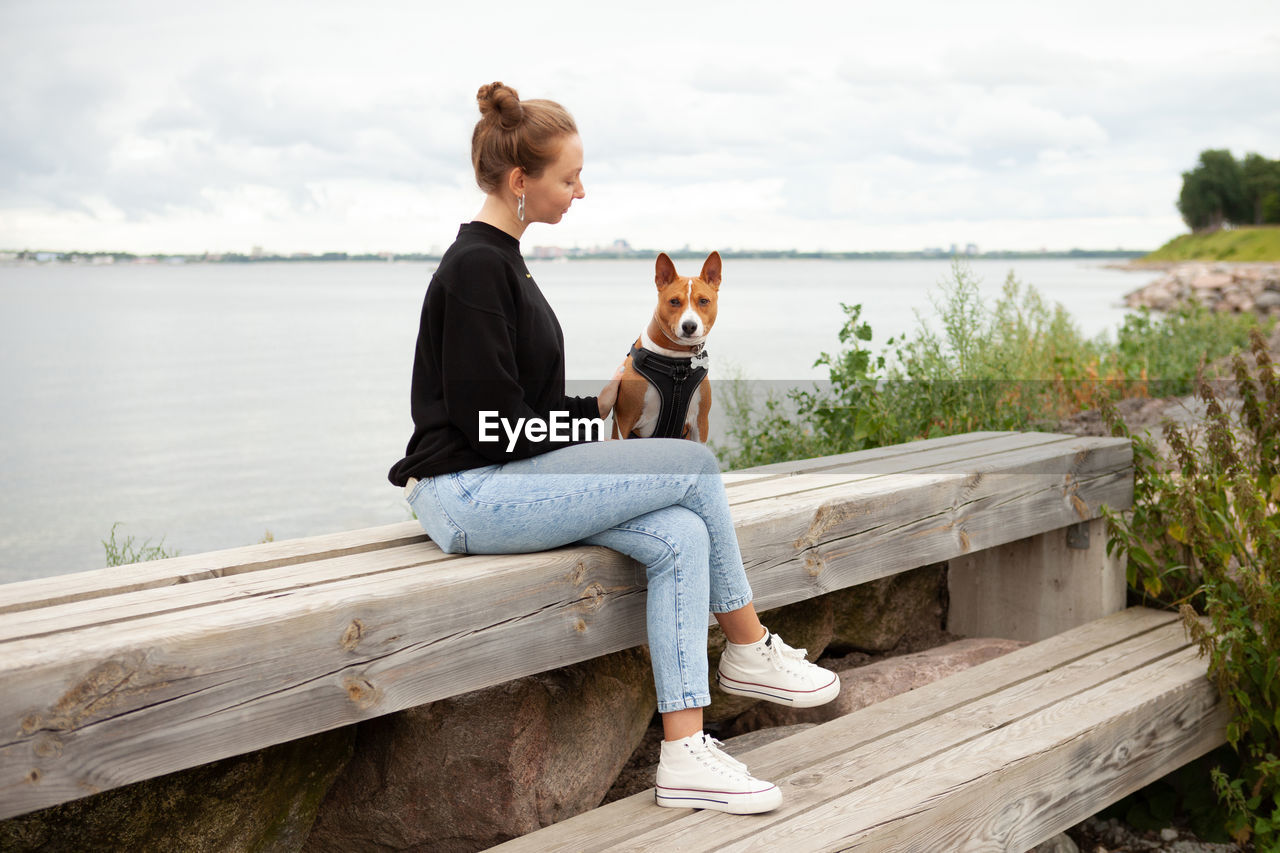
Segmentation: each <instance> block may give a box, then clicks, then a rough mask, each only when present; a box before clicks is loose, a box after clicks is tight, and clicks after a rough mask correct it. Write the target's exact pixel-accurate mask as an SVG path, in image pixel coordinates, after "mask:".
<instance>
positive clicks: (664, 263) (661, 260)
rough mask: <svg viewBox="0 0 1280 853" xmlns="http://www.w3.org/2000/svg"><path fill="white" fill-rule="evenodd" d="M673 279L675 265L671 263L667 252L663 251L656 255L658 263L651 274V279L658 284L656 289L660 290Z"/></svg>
mask: <svg viewBox="0 0 1280 853" xmlns="http://www.w3.org/2000/svg"><path fill="white" fill-rule="evenodd" d="M675 280H676V265H675V264H673V263H671V259H670V258H668V257H667V253H666V252H663V253H661V254H660V255H658V263H657V266H656V270H655V272H654V274H653V281H654V283H655V284H657V285H658V289H659V290H661V289H662V288H664V287H666V286H667V285H668V284H670V283H671V282H673V281H675Z"/></svg>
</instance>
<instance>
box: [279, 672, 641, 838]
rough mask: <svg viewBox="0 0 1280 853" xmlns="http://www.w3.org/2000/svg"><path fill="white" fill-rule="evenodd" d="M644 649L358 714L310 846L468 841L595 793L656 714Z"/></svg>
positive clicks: (548, 817) (528, 822)
mask: <svg viewBox="0 0 1280 853" xmlns="http://www.w3.org/2000/svg"><path fill="white" fill-rule="evenodd" d="M655 704H656V699H655V693H654V687H653V675H652V672H651V670H650V668H649V660H648V655H647V653H646V652H645V651H644V650H643V649H630V650H627V651H623V652H616V653H614V654H611V655H606V656H604V657H601V658H596V659H593V660H589V661H585V662H583V663H580V664H575V665H573V666H568V667H563V668H561V669H556V670H552V671H550V672H545V673H540V674H538V675H533V676H529V677H527V678H521V679H517V680H515V681H510V682H507V683H505V684H500V685H497V686H495V687H490V688H485V689H483V690H476V691H473V692H471V693H465V694H462V695H461V696H455V697H452V698H450V699H444V700H441V701H439V702H433V703H431V704H429V705H423V706H421V707H418V708H411V709H409V710H407V711H401V712H399V713H396V714H389V715H387V716H385V717H380V718H378V719H375V720H369V721H366V722H364V723H361V724H359V726H358V733H357V738H356V750H355V755H354V756H353V757H352V759H351V762H350V763H349V764H348V766H347V768H346V770H345V771H344V772H343V774H342V775H341V776H340V777H339V778H338V780H337V782H336V783H335V784H334V786H333V788H332V789H331V790H330V792H329V795H328V796H327V797H326V798H325V800H324V803H323V804H322V806H321V808H320V814H319V817H318V818H317V820H316V825H315V829H314V830H313V832H312V834H311V837H310V838H309V839H308V840H307V844H306V847H305V848H304V849H305V850H308V851H343V853H347V851H351V850H353V849H354V850H370V849H372V850H377V849H391V850H406V849H415V850H416V849H422V850H426V849H431V850H438V851H463V850H465V851H471V850H480V849H483V848H485V847H490V846H492V845H494V844H498V843H499V842H502V841H506V840H508V839H511V838H515V837H517V836H519V835H523V834H524V833H527V832H531V831H533V830H535V829H538V828H539V827H542V826H546V825H548V824H551V823H554V822H555V821H558V820H562V819H564V818H567V817H571V816H572V815H575V814H578V813H580V812H583V811H586V810H588V809H591V808H594V807H595V806H596V805H598V804H599V803H600V800H601V799H602V798H603V797H604V794H605V792H606V791H608V790H609V786H610V785H611V784H612V783H613V780H614V777H616V776H617V775H618V771H619V770H620V769H621V768H622V766H623V764H624V763H625V762H626V760H627V758H628V757H629V756H630V755H631V753H632V751H633V750H634V749H635V747H636V744H637V743H639V741H640V739H641V737H642V736H643V735H644V733H645V730H646V729H647V728H648V725H649V722H650V720H651V719H652V717H653V713H654V709H655Z"/></svg>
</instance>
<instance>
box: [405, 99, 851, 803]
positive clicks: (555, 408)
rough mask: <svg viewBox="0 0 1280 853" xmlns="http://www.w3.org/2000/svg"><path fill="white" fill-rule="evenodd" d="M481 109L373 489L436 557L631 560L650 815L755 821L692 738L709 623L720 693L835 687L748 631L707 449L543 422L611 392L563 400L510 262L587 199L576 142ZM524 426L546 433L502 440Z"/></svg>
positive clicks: (558, 361) (557, 362) (761, 634)
mask: <svg viewBox="0 0 1280 853" xmlns="http://www.w3.org/2000/svg"><path fill="white" fill-rule="evenodd" d="M477 100H478V101H479V104H480V114H481V118H480V121H479V123H477V124H476V127H475V131H474V133H473V135H472V149H471V156H472V164H473V166H474V167H475V173H476V181H477V183H478V184H479V185H480V188H481V189H482V190H483V191H484V192H485V201H484V205H483V206H482V207H481V208H480V213H479V214H478V215H477V216H476V218H475V220H474V221H473V222H470V223H467V224H465V225H463V226H461V228H460V229H459V231H458V238H457V240H456V241H455V242H454V243H453V245H452V246H450V247H449V249H448V251H446V252H445V254H444V256H443V257H442V258H441V261H440V265H439V266H438V267H437V269H436V272H435V274H434V276H433V277H432V279H431V283H430V285H429V286H428V287H427V293H426V298H425V300H424V303H423V310H422V317H421V324H420V328H419V333H418V343H417V349H416V354H415V358H414V368H413V382H412V389H411V408H412V413H413V422H414V432H413V437H412V438H411V439H410V440H409V445H408V449H407V451H406V454H405V457H404V458H403V459H402V460H400V462H398V463H396V465H395V466H393V467H392V469H391V472H390V474H389V478H390V480H391V482H392V483H394V484H396V485H397V486H404V487H405V490H406V496H407V498H408V500H409V503H410V505H411V506H412V507H413V509H414V511H415V512H416V513H417V515H418V518H419V520H420V521H421V523H422V526H423V528H424V529H425V530H426V531H427V533H428V534H430V536H431V538H432V539H433V540H434V541H435V542H436V543H437V544H438V545H439V546H440V548H441V549H442V550H444V551H445V552H446V553H451V554H452V553H477V554H498V553H522V552H529V551H541V550H545V549H548V548H554V547H557V546H561V545H566V544H569V543H574V542H581V543H585V544H592V545H603V546H606V547H609V548H613V549H615V550H617V551H620V552H622V553H624V554H627V555H629V556H631V557H634V558H635V559H636V560H638V561H640V562H641V563H643V564H644V566H645V567H646V574H647V577H648V603H647V629H648V639H649V648H650V652H651V658H652V660H653V671H654V681H655V683H656V685H657V691H658V711H659V712H660V713H661V715H662V726H663V735H664V741H663V744H662V753H661V759H660V763H659V765H658V775H657V783H658V793H657V799H658V804H659V805H664V806H673V807H688V808H711V809H718V810H720V811H726V812H732V813H736V814H746V813H752V812H761V811H768V810H770V809H772V808H775V807H776V806H777V805H778V804H779V803H780V802H781V799H782V795H781V792H780V791H779V790H778V789H777V788H776V787H775V786H774V785H772V784H770V783H768V782H761V781H760V780H757V779H755V778H753V777H752V776H751V775H750V774H749V773H748V772H747V769H746V768H745V766H743V765H742V764H740V763H739V762H737V761H735V760H734V759H732V758H729V757H728V756H727V755H725V754H724V753H723V752H721V751H720V750H719V749H718V748H717V747H718V743H717V742H716V741H714V740H713V739H712V738H710V737H708V736H707V735H705V734H704V733H703V731H702V708H703V707H704V706H706V705H708V704H709V703H710V701H711V696H710V692H709V688H708V673H707V668H708V667H707V656H706V639H707V636H706V635H707V631H706V625H707V618H706V614H707V611H708V610H710V611H712V612H713V613H714V614H715V617H716V620H717V622H718V623H719V624H720V627H721V629H722V630H723V631H724V634H725V637H726V638H727V639H728V641H729V645H728V647H727V649H726V651H725V653H724V655H723V656H722V660H721V664H720V671H719V677H720V681H721V686H722V688H724V689H725V690H727V691H728V692H732V693H739V694H741V695H747V696H756V697H757V698H763V699H769V700H771V701H775V702H781V703H783V704H787V705H791V706H793V707H809V706H812V705H818V704H822V703H824V702H827V701H830V700H831V699H833V698H834V697H835V695H836V694H837V692H838V691H839V682H838V680H837V678H836V676H835V675H834V674H833V673H830V672H828V671H827V670H824V669H821V668H819V667H817V666H815V665H813V664H811V663H809V662H808V661H806V660H805V659H804V655H803V653H802V652H800V651H797V650H795V649H791V648H790V647H788V646H787V645H786V644H785V643H783V642H782V640H781V639H780V638H778V637H777V636H775V635H772V634H770V633H769V632H768V631H766V630H765V628H764V626H763V625H761V623H760V620H759V619H758V618H757V616H756V612H755V608H754V607H753V606H752V604H751V588H750V586H749V585H748V582H747V577H746V573H745V571H744V570H743V566H742V557H741V555H740V553H739V551H738V543H737V539H736V537H735V534H734V529H733V524H732V521H731V519H730V516H729V505H728V501H727V499H726V497H725V491H724V484H723V481H722V480H721V477H720V471H719V467H718V466H717V464H716V460H715V457H714V456H713V455H712V454H711V452H710V451H708V450H707V449H706V448H705V447H704V446H702V445H701V444H698V443H696V442H692V441H684V440H680V439H643V440H631V441H602V440H595V441H592V440H588V439H587V438H586V436H585V435H584V434H583V432H582V431H578V433H577V434H576V435H575V434H570V433H568V431H567V430H560V431H559V432H558V433H557V431H556V430H554V429H549V428H547V427H548V425H549V424H554V423H560V424H564V423H565V422H566V421H573V422H583V421H589V420H591V419H596V418H600V419H603V418H605V417H607V416H608V415H609V413H610V411H611V409H612V408H613V403H614V400H615V398H616V396H617V391H618V375H617V374H615V376H614V378H613V379H612V380H610V382H609V383H608V384H606V385H605V386H604V388H603V389H601V391H600V394H599V396H598V397H569V396H566V395H565V393H564V339H563V335H562V333H561V329H560V324H559V322H558V321H557V320H556V317H555V314H554V312H553V311H552V310H551V306H550V305H548V304H547V302H546V300H545V299H544V298H543V296H542V293H541V292H540V291H539V290H538V286H537V284H536V283H535V282H534V280H533V276H532V275H530V274H529V271H528V269H527V268H526V267H525V264H524V259H523V258H522V257H521V255H520V237H521V235H523V233H524V230H525V228H526V227H528V226H529V225H530V224H532V223H534V222H544V223H548V224H554V223H557V222H559V221H560V219H561V218H562V217H563V216H564V215H565V213H567V212H568V210H569V207H570V206H571V205H572V203H573V201H574V200H575V199H580V198H583V196H584V193H583V188H582V178H581V174H582V164H583V149H582V140H581V139H580V137H579V136H578V131H577V127H576V126H575V124H574V122H573V119H572V117H570V115H569V114H568V112H566V111H565V110H564V108H563V107H561V106H560V105H559V104H556V103H554V102H552V101H543V100H531V101H521V100H520V99H519V97H518V95H517V94H516V92H515V90H514V89H511V88H510V87H508V86H504V85H503V84H501V83H493V84H492V85H488V86H482V87H481V88H480V91H479V93H478V94H477ZM619 370H620V369H619ZM530 423H541V424H542V425H543V426H542V427H541V428H539V429H528V428H524V429H519V428H517V429H512V428H511V425H513V424H515V425H520V424H523V425H528V424H530ZM497 424H504V425H505V426H503V428H502V429H497V428H496V425H497ZM602 435H603V431H601V432H600V436H601V437H602Z"/></svg>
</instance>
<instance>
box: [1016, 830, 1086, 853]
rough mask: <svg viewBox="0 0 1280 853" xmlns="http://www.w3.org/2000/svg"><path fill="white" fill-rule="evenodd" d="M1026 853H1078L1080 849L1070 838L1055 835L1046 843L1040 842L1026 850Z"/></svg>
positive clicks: (1064, 835)
mask: <svg viewBox="0 0 1280 853" xmlns="http://www.w3.org/2000/svg"><path fill="white" fill-rule="evenodd" d="M1027 853H1080V848H1079V847H1077V846H1076V843H1075V842H1074V841H1072V840H1071V838H1070V836H1068V835H1066V834H1065V833H1064V834H1061V835H1055V836H1054V837H1053V838H1050V839H1049V840H1048V841H1041V842H1040V843H1039V844H1037V845H1036V846H1035V847H1032V848H1031V849H1030V850H1028V851H1027Z"/></svg>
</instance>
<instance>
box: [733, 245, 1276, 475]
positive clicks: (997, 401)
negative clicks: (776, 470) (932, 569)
mask: <svg viewBox="0 0 1280 853" xmlns="http://www.w3.org/2000/svg"><path fill="white" fill-rule="evenodd" d="M933 299H934V305H935V308H936V309H937V312H938V317H939V320H940V324H941V329H940V330H938V331H935V330H934V329H932V328H931V327H930V326H929V325H928V324H927V323H926V322H925V321H924V320H923V319H922V320H920V322H919V325H918V328H917V329H916V331H915V332H914V334H911V335H903V336H899V337H898V338H896V339H895V338H890V339H889V340H888V341H887V342H886V345H885V347H884V349H883V350H882V351H881V352H880V353H878V354H873V353H872V352H871V351H870V350H869V349H867V346H868V344H869V342H870V341H871V339H872V332H871V325H870V324H869V323H868V322H867V321H866V320H864V319H863V316H862V306H861V305H852V306H851V305H845V304H841V306H840V307H841V310H843V311H844V313H845V322H844V325H843V326H842V328H841V329H840V333H839V342H840V344H841V346H842V348H841V349H840V350H839V351H837V352H836V353H834V354H832V353H826V352H824V353H822V354H821V355H820V356H819V357H818V359H817V361H816V362H814V365H815V366H826V367H827V370H828V376H829V379H828V381H827V382H826V383H824V384H822V385H816V384H815V385H813V386H812V387H811V388H809V389H801V388H791V389H789V390H788V391H786V392H785V394H779V393H777V392H773V393H770V394H768V395H766V396H765V397H764V399H763V400H759V401H757V400H754V399H753V398H752V395H751V393H750V387H751V383H746V382H741V381H739V382H729V383H725V382H723V381H721V382H720V383H718V384H717V388H718V391H719V397H718V399H721V400H722V401H723V402H724V404H725V411H726V413H727V416H728V423H729V426H728V435H729V438H730V447H728V448H719V447H717V452H719V453H720V455H721V458H722V461H723V462H724V463H725V465H726V467H729V468H741V467H747V466H752V465H763V464H767V463H770V462H780V461H784V460H788V459H802V458H806V457H813V456H823V455H829V454H834V453H847V452H850V451H854V450H862V449H865V448H869V447H879V446H882V445H886V444H897V443H900V442H904V441H912V440H914V439H918V438H929V437H934V436H940V435H952V434H955V433H961V432H972V431H975V430H1021V429H1053V428H1055V427H1056V425H1057V424H1058V423H1060V422H1061V421H1062V419H1063V418H1066V417H1068V416H1070V415H1072V414H1074V413H1076V412H1079V411H1083V410H1088V409H1095V408H1098V407H1100V406H1101V405H1103V404H1104V403H1106V402H1114V401H1115V400H1118V399H1121V398H1124V397H1135V396H1136V397H1145V396H1150V395H1153V394H1154V395H1157V396H1168V395H1170V394H1185V393H1188V392H1189V391H1190V389H1191V385H1192V381H1193V378H1194V376H1195V373H1196V366H1197V364H1198V363H1199V362H1200V361H1201V360H1202V359H1204V358H1208V359H1215V358H1219V357H1222V356H1225V355H1228V354H1229V353H1231V352H1233V351H1236V350H1239V349H1241V348H1243V347H1244V346H1246V345H1247V343H1248V340H1249V331H1250V329H1252V328H1255V327H1257V325H1258V323H1257V320H1256V318H1255V317H1254V316H1253V315H1251V314H1243V315H1237V314H1225V313H1215V312H1212V311H1210V310H1209V309H1207V308H1204V307H1203V306H1200V305H1196V304H1190V305H1184V306H1181V307H1179V308H1177V309H1176V310H1174V311H1171V312H1169V313H1168V314H1165V315H1154V314H1152V313H1151V312H1149V311H1140V312H1138V313H1134V314H1129V315H1127V316H1126V317H1125V320H1124V323H1123V324H1122V325H1121V327H1120V328H1119V329H1118V331H1117V333H1116V338H1115V340H1114V342H1113V341H1112V340H1111V339H1110V336H1109V335H1101V336H1099V337H1097V338H1095V339H1088V338H1086V337H1085V336H1084V335H1083V334H1082V333H1081V332H1080V330H1079V328H1078V327H1077V326H1076V324H1075V322H1074V321H1073V320H1072V319H1071V317H1070V315H1069V314H1068V313H1067V312H1066V310H1065V309H1063V308H1062V306H1061V305H1052V306H1051V305H1049V304H1048V303H1047V302H1045V300H1044V299H1043V297H1041V295H1040V294H1039V293H1038V292H1037V291H1036V290H1035V288H1034V287H1031V286H1029V285H1025V284H1023V283H1021V282H1019V281H1018V280H1017V279H1016V278H1014V276H1013V275H1012V274H1010V276H1009V277H1008V279H1007V280H1006V281H1005V283H1004V287H1003V289H1002V292H1001V295H1000V297H999V298H998V299H997V300H996V302H995V304H994V306H988V305H987V304H985V303H984V302H983V300H982V298H981V293H980V291H979V281H978V279H977V278H976V277H975V276H974V275H973V273H972V272H971V271H970V269H969V268H968V266H967V265H965V264H964V263H963V262H962V261H957V262H956V263H955V264H953V266H952V269H951V276H950V279H949V280H947V281H944V282H942V283H940V285H939V292H938V293H937V294H935V295H934V296H933Z"/></svg>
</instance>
